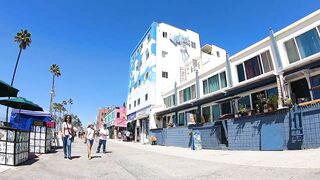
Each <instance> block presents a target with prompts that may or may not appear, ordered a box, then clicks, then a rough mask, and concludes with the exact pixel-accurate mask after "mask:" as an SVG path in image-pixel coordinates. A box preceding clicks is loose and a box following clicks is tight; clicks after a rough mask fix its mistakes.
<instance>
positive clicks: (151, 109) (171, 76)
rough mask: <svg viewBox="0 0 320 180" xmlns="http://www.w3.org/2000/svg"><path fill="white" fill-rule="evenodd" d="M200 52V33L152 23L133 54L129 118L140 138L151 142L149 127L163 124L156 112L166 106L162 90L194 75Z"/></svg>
mask: <svg viewBox="0 0 320 180" xmlns="http://www.w3.org/2000/svg"><path fill="white" fill-rule="evenodd" d="M199 56H200V41H199V35H198V34H197V33H195V32H193V31H190V30H182V29H178V28H176V27H173V26H170V25H167V24H164V23H156V22H154V23H152V24H151V26H150V28H149V29H148V30H147V32H146V33H145V34H144V36H143V37H142V39H141V40H140V42H139V43H138V45H137V46H136V48H135V49H134V50H133V52H132V54H131V57H130V69H129V72H130V78H129V86H128V88H129V92H128V98H127V115H128V122H131V123H132V125H133V127H134V129H135V137H136V140H140V141H141V142H142V143H146V142H148V131H149V129H155V128H158V127H161V125H160V121H158V120H156V119H155V116H154V113H155V112H157V111H159V110H162V109H163V107H164V106H163V104H164V103H163V98H162V93H163V92H164V90H165V89H172V88H174V87H175V84H176V82H177V83H180V82H183V81H185V80H186V79H187V77H188V76H189V75H190V72H189V71H191V69H190V67H189V66H190V63H191V62H192V60H193V59H196V58H198V57H199Z"/></svg>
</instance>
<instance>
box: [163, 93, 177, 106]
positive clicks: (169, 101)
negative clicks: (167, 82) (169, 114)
mask: <svg viewBox="0 0 320 180" xmlns="http://www.w3.org/2000/svg"><path fill="white" fill-rule="evenodd" d="M163 101H164V104H165V106H166V108H168V107H171V106H174V105H176V102H175V101H176V96H175V95H174V94H173V95H170V96H168V97H166V98H164V99H163Z"/></svg>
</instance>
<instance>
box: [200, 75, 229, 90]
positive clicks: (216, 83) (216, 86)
mask: <svg viewBox="0 0 320 180" xmlns="http://www.w3.org/2000/svg"><path fill="white" fill-rule="evenodd" d="M202 84H203V94H208V93H212V92H215V91H217V90H220V89H222V88H225V87H227V79H226V72H225V71H223V72H222V73H220V74H216V75H214V76H211V77H210V78H208V79H206V80H204V81H203V82H202Z"/></svg>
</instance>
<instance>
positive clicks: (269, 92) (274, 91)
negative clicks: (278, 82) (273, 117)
mask: <svg viewBox="0 0 320 180" xmlns="http://www.w3.org/2000/svg"><path fill="white" fill-rule="evenodd" d="M266 93H267V98H270V97H271V96H278V89H277V88H272V89H268V90H266Z"/></svg>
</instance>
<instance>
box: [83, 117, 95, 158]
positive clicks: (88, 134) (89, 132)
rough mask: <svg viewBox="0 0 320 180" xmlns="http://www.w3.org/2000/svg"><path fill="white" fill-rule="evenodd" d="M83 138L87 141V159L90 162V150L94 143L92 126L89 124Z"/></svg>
mask: <svg viewBox="0 0 320 180" xmlns="http://www.w3.org/2000/svg"><path fill="white" fill-rule="evenodd" d="M85 138H86V139H87V150H88V159H89V160H91V150H92V145H93V141H94V126H93V123H90V124H89V125H88V127H87V131H86V135H85Z"/></svg>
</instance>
